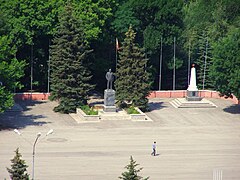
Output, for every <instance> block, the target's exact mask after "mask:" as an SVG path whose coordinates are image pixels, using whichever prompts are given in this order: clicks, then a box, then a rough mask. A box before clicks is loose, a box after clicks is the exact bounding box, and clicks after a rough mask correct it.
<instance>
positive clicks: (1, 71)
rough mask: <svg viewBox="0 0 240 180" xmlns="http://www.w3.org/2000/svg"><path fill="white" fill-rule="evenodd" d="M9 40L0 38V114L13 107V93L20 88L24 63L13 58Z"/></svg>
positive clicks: (13, 50) (12, 49) (3, 37)
mask: <svg viewBox="0 0 240 180" xmlns="http://www.w3.org/2000/svg"><path fill="white" fill-rule="evenodd" d="M10 44H11V40H10V39H9V38H8V37H7V36H6V35H2V36H0V82H1V83H0V102H1V103H0V113H1V112H4V111H5V110H6V109H9V108H10V107H12V106H13V104H14V101H13V94H12V93H13V92H14V90H15V88H21V87H22V86H21V84H20V83H19V78H21V77H22V76H23V75H24V68H25V66H26V63H25V61H19V60H17V59H16V58H14V54H15V53H16V51H15V49H14V48H12V47H11V46H10Z"/></svg>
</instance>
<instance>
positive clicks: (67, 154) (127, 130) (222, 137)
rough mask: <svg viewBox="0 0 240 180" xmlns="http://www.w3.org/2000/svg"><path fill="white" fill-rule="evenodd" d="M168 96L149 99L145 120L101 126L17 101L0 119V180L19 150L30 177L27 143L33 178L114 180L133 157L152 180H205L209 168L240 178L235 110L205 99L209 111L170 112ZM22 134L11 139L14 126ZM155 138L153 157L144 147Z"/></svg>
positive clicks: (239, 113)
mask: <svg viewBox="0 0 240 180" xmlns="http://www.w3.org/2000/svg"><path fill="white" fill-rule="evenodd" d="M171 100H172V99H153V100H151V102H150V107H151V108H152V109H153V110H152V111H151V112H150V113H148V114H147V115H148V116H149V117H150V118H151V119H152V120H153V121H152V122H132V121H129V120H121V121H100V122H99V123H82V124H78V123H76V122H75V121H74V120H73V119H72V118H71V117H70V116H69V115H64V114H59V113H54V112H52V109H53V107H54V106H55V105H56V103H54V102H47V101H46V102H33V103H30V102H28V103H24V102H20V103H19V104H20V105H21V106H22V107H23V109H24V111H23V112H22V113H7V114H5V115H1V116H0V128H2V129H3V130H1V131H0V179H4V178H6V179H10V178H9V175H8V172H7V170H6V167H10V159H12V158H13V156H14V152H13V151H14V150H15V149H16V148H17V147H19V148H20V152H21V153H22V155H23V159H24V160H26V163H27V164H28V165H29V169H28V172H29V173H30V175H31V174H32V143H33V142H34V139H35V137H36V134H37V133H38V132H39V131H41V132H42V134H44V133H47V132H48V130H49V129H54V134H52V135H50V136H48V137H45V138H41V139H40V141H39V143H38V144H37V146H36V147H37V148H36V156H35V179H40V180H52V179H53V180H55V179H56V180H64V179H68V180H70V179H71V180H75V179H84V180H98V179H99V180H102V179H104V180H108V179H109V180H112V179H118V177H119V176H120V175H121V173H122V172H124V171H125V169H124V167H125V166H126V165H127V164H128V163H129V158H130V156H131V155H132V156H133V158H134V160H136V161H137V163H139V164H140V166H139V167H143V170H142V171H141V173H140V174H141V175H142V176H143V177H147V176H150V179H152V180H159V179H166V180H168V179H169V180H174V179H176V180H208V179H209V180H212V179H213V178H212V177H213V170H222V172H223V179H224V180H225V179H226V180H229V179H231V180H239V179H240V107H239V105H233V104H231V102H229V101H224V100H219V99H218V100H216V99H211V101H213V102H214V103H215V104H216V105H217V106H218V107H217V108H215V109H176V108H174V107H172V106H171V105H170V103H169V101H171ZM14 128H18V129H19V130H20V131H21V132H22V133H23V134H22V136H17V135H16V134H14V132H13V129H14ZM153 141H157V153H159V155H158V156H156V157H152V156H150V153H151V144H152V142H153Z"/></svg>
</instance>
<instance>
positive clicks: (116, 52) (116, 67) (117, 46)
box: [115, 38, 118, 72]
mask: <svg viewBox="0 0 240 180" xmlns="http://www.w3.org/2000/svg"><path fill="white" fill-rule="evenodd" d="M117 57H118V39H117V38H116V70H115V72H117Z"/></svg>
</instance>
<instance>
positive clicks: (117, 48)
mask: <svg viewBox="0 0 240 180" xmlns="http://www.w3.org/2000/svg"><path fill="white" fill-rule="evenodd" d="M119 49H120V47H119V43H118V38H116V50H119Z"/></svg>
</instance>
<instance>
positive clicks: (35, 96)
mask: <svg viewBox="0 0 240 180" xmlns="http://www.w3.org/2000/svg"><path fill="white" fill-rule="evenodd" d="M186 95H187V91H186V90H175V91H152V92H151V93H150V94H149V96H148V98H149V99H151V98H183V97H186ZM49 96H50V93H16V94H15V96H14V99H15V100H48V97H49ZM199 96H200V97H205V98H216V99H227V100H231V101H232V102H233V103H235V104H240V100H238V99H237V98H236V96H234V95H233V96H232V97H231V98H230V97H229V98H227V97H224V96H223V97H220V95H219V92H217V91H210V90H200V91H199Z"/></svg>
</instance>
